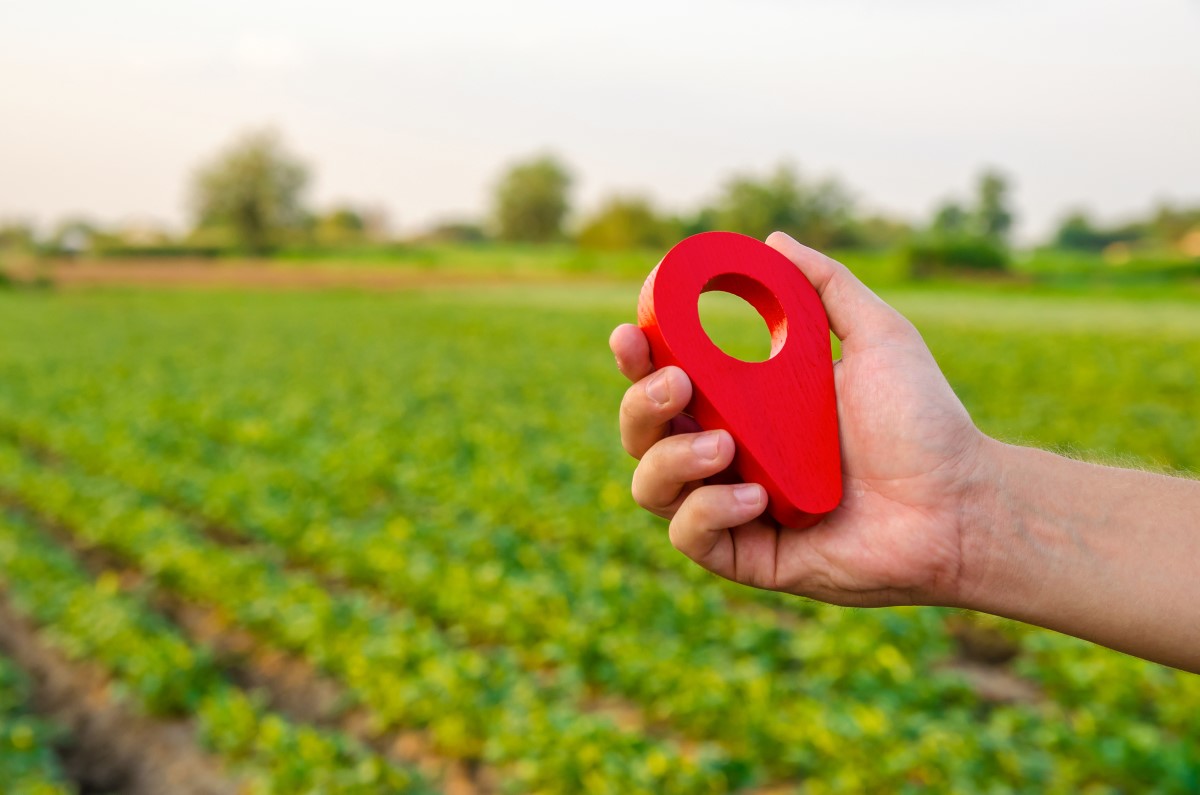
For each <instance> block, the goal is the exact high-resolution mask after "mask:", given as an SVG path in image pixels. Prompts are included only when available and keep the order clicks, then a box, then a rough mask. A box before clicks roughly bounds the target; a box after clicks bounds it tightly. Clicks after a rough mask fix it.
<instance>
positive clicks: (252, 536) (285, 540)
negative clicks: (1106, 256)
mask: <svg viewBox="0 0 1200 795" xmlns="http://www.w3.org/2000/svg"><path fill="white" fill-rule="evenodd" d="M880 267H881V268H882V267H883V265H882V264H881V265H880ZM636 289H637V288H636V285H632V284H630V285H615V286H612V287H607V288H605V287H598V286H593V287H590V288H589V289H588V290H580V289H579V288H578V287H577V286H574V285H563V286H560V287H535V286H527V285H514V286H511V287H508V288H498V287H488V288H486V289H483V288H481V289H478V290H457V291H430V290H425V291H421V292H419V293H414V294H407V295H404V294H401V295H365V294H340V295H322V296H299V295H298V296H269V297H268V296H238V295H211V296H196V295H190V296H174V295H162V294H119V293H110V294H96V295H80V294H75V295H63V296H58V297H47V296H3V297H0V300H2V301H3V305H2V306H0V324H3V327H2V330H3V331H4V333H3V334H0V437H4V438H6V439H8V441H5V442H3V443H0V487H2V488H4V489H5V490H7V491H9V492H15V493H17V494H19V495H20V497H21V499H22V500H23V501H25V502H26V503H28V504H30V505H31V506H33V507H34V508H35V509H36V511H37V512H38V513H39V514H41V515H44V516H45V517H47V518H50V519H53V520H55V521H57V522H60V523H62V524H63V525H65V526H67V527H68V528H69V529H70V530H71V532H72V533H74V534H76V535H77V536H78V537H79V538H80V540H81V541H82V542H84V543H85V544H88V545H94V546H100V547H103V548H106V549H109V550H111V551H113V552H114V553H115V554H119V555H121V556H122V557H124V558H125V559H127V560H128V561H130V563H131V564H132V565H135V566H136V567H138V568H140V569H141V570H142V571H144V572H145V573H146V575H147V577H148V578H149V579H150V580H151V581H152V582H153V583H154V587H156V588H161V589H166V590H169V591H171V592H172V593H174V594H176V595H177V596H179V597H181V598H185V599H189V600H192V601H196V602H198V603H201V604H204V605H208V606H210V607H213V608H215V609H219V610H220V611H221V612H222V613H223V614H224V615H226V616H228V618H229V620H230V621H232V622H234V623H235V624H237V625H238V626H239V627H241V628H243V629H245V630H247V631H250V632H252V633H254V634H255V635H256V636H258V637H259V638H260V640H262V641H263V642H265V643H268V644H270V645H272V646H275V647H278V648H281V649H285V650H288V651H290V652H292V653H294V654H298V655H302V656H304V657H305V658H307V659H308V660H310V661H311V662H313V663H314V664H316V665H318V666H319V667H321V668H322V669H323V670H324V671H325V672H326V673H327V674H328V675H330V676H331V677H333V678H335V679H337V680H338V681H339V682H341V683H342V684H343V686H344V687H345V688H346V689H347V691H348V692H349V693H350V694H351V695H352V696H353V698H354V699H355V701H356V702H357V703H358V704H359V705H360V706H363V707H364V708H365V709H367V710H368V711H369V714H370V716H371V719H372V721H374V722H375V724H376V725H377V726H378V727H379V728H381V729H385V730H386V729H401V728H409V729H411V728H419V729H423V730H424V731H426V732H427V733H428V734H429V736H431V737H433V738H434V740H435V742H436V743H437V745H438V748H439V750H441V751H442V752H443V753H446V754H448V755H451V756H457V757H460V758H464V759H467V760H472V759H477V758H483V759H486V760H488V761H490V762H492V763H494V764H496V765H497V766H498V767H499V769H500V770H501V771H502V774H503V776H504V777H505V780H506V782H508V784H509V786H510V787H511V788H512V790H513V791H520V792H532V791H540V792H556V791H569V792H578V791H593V792H645V791H654V792H726V791H730V790H732V789H735V788H737V787H742V786H755V785H765V784H768V783H769V782H773V781H776V782H777V781H785V782H797V781H803V786H804V790H805V791H806V792H836V791H841V792H845V791H914V792H915V791H922V790H925V791H929V790H932V791H956V792H993V791H1013V790H1021V791H1039V792H1041V791H1045V792H1062V793H1067V792H1072V793H1073V792H1079V791H1096V792H1109V791H1112V792H1120V791H1136V790H1138V789H1140V788H1141V787H1142V785H1143V784H1144V782H1145V781H1148V780H1152V781H1154V785H1155V787H1156V788H1157V789H1158V790H1160V791H1163V792H1190V791H1194V790H1195V788H1196V785H1197V767H1196V765H1195V763H1194V748H1195V747H1196V744H1197V743H1198V742H1200V720H1198V719H1197V717H1196V716H1197V715H1200V711H1198V710H1197V706H1198V705H1200V679H1197V678H1196V677H1187V676H1184V675H1182V674H1179V673H1178V672H1172V671H1169V670H1167V669H1164V668H1161V667H1159V666H1154V665H1151V664H1148V663H1143V662H1139V661H1137V660H1133V659H1131V658H1128V657H1125V656H1123V655H1119V654H1117V653H1114V652H1109V651H1107V650H1104V649H1100V648H1097V647H1094V646H1090V645H1088V644H1086V643H1083V642H1080V641H1075V640H1072V639H1069V638H1064V637H1062V636H1058V635H1055V634H1053V633H1049V632H1042V631H1039V630H1033V629H1030V628H1025V627H1020V626H1019V625H1014V624H1008V623H1007V622H1005V623H1004V624H1003V625H1004V626H1005V628H1006V632H1008V631H1010V632H1011V635H1012V637H1013V639H1014V642H1015V643H1016V644H1017V647H1018V652H1017V657H1016V660H1015V663H1014V666H1015V670H1017V671H1019V672H1021V673H1022V674H1023V675H1024V676H1025V677H1026V678H1027V679H1028V680H1030V681H1032V682H1034V683H1036V684H1037V685H1038V686H1039V687H1040V688H1041V689H1042V691H1043V692H1044V698H1043V699H1042V700H1039V701H1036V702H1030V703H1022V702H1018V703H1013V704H996V703H991V702H986V701H984V700H983V699H982V698H981V697H980V696H979V695H977V694H976V693H975V692H974V691H973V690H972V689H971V688H970V687H969V686H968V685H967V683H966V682H965V680H964V679H963V678H962V676H961V675H959V674H957V673H956V672H955V670H954V668H953V666H950V665H948V663H949V662H950V661H951V659H952V655H953V653H954V652H953V649H954V642H953V640H952V638H951V637H950V635H949V633H948V630H947V628H946V623H945V615H946V614H945V612H944V611H939V610H933V609H902V610H877V611H854V610H845V609H841V608H832V607H828V606H824V605H819V604H814V603H808V602H803V601H799V600H795V599H788V598H784V597H781V596H779V595H776V594H770V593H766V592H759V591H752V590H749V589H743V588H739V587H736V586H732V585H729V584H725V583H721V582H718V581H717V580H715V579H714V578H712V577H711V576H709V575H707V574H705V573H704V572H702V571H700V570H699V569H697V568H696V567H694V566H692V565H691V564H689V563H688V562H687V561H685V560H683V559H682V558H681V556H679V555H678V554H677V553H676V552H674V550H673V549H672V548H671V546H670V544H669V542H668V541H667V539H666V537H665V536H666V534H665V529H664V527H663V526H662V524H661V522H659V521H657V520H655V519H653V518H650V517H647V516H645V515H643V514H642V512H640V511H638V510H637V509H635V508H634V507H633V506H632V505H631V503H630V500H629V497H628V476H629V471H630V464H629V462H628V460H627V457H626V456H625V455H624V453H623V452H622V451H621V450H620V447H619V444H618V443H617V441H616V439H615V438H614V434H613V431H612V424H611V419H610V417H611V416H612V412H613V411H614V410H615V409H614V407H615V402H616V400H617V399H618V397H619V395H620V391H621V389H622V388H623V387H622V384H621V381H620V378H619V377H618V376H616V375H615V373H614V372H613V368H612V362H611V356H610V355H608V353H607V351H606V350H605V348H604V345H603V339H604V336H605V334H606V333H607V331H608V330H609V329H610V328H611V326H612V324H614V323H615V322H617V321H620V320H627V319H628V318H629V316H630V313H631V312H632V308H633V304H634V302H635V300H636ZM890 297H891V298H892V299H893V300H895V301H896V302H897V303H898V304H899V305H900V307H901V308H902V309H903V310H905V311H906V312H907V313H908V314H909V316H910V317H912V318H913V320H914V321H915V322H916V323H917V325H918V327H919V328H920V329H921V331H922V333H923V334H924V335H925V337H926V339H927V340H928V341H929V343H930V345H931V346H932V348H933V350H934V352H935V354H936V355H937V356H938V359H939V361H940V362H941V364H942V365H943V367H944V368H945V371H946V374H947V377H948V378H949V380H950V381H951V383H952V384H953V386H954V388H955V389H956V391H957V392H958V393H959V394H960V395H962V397H963V399H964V401H965V402H966V404H967V406H968V408H969V409H970V410H971V412H972V415H973V416H974V417H976V419H977V420H978V421H979V422H980V423H981V425H982V426H983V427H984V429H985V430H987V431H989V432H991V433H993V434H997V435H1000V436H1002V437H1004V438H1012V439H1024V440H1036V441H1038V442H1039V443H1041V444H1044V445H1047V446H1053V447H1060V448H1063V447H1069V448H1073V449H1089V450H1095V451H1100V452H1115V451H1123V452H1125V453H1127V454H1129V455H1133V456H1137V457H1138V458H1137V460H1138V461H1141V462H1146V463H1149V464H1151V465H1160V466H1174V467H1180V468H1189V467H1190V468H1200V419H1197V417H1196V415H1195V412H1194V400H1195V394H1196V393H1197V390H1200V383H1197V380H1196V372H1197V371H1198V370H1200V368H1198V367H1197V366H1196V363H1197V362H1200V343H1197V340H1200V321H1198V320H1197V317H1198V315H1197V313H1196V312H1195V311H1194V306H1193V305H1192V304H1188V303H1183V302H1178V301H1170V300H1161V299H1160V300H1157V301H1155V302H1153V303H1146V304H1136V303H1129V302H1123V301H1118V300H1112V299H1095V298H1092V299H1082V298H1053V297H1049V296H1039V295H1004V296H994V295H988V294H983V293H972V292H967V291H964V290H959V291H956V292H951V293H939V292H933V291H929V290H925V291H916V290H911V289H909V290H905V291H902V292H898V293H895V294H893V295H892V296H890ZM214 317H220V318H221V321H222V322H221V323H219V324H214V323H213V322H212V319H213V318H214ZM531 319H532V320H531ZM752 320H753V321H755V322H757V323H758V325H759V326H761V320H759V319H757V318H753V319H752ZM531 322H532V323H534V324H535V325H536V326H537V328H541V329H548V330H550V331H549V332H548V333H536V334H534V333H531V332H530V329H531V328H532V326H531ZM751 326H753V323H751ZM64 328H67V329H70V328H75V329H87V330H88V333H86V334H85V333H78V334H63V333H62V329H64ZM758 330H760V329H757V328H752V327H748V328H747V329H746V333H747V334H750V333H751V332H754V331H758ZM231 338H232V339H237V340H238V341H239V344H238V345H230V344H229V340H230V339H231ZM298 341H300V342H298ZM331 363H333V364H332V365H331ZM18 439H19V440H23V441H24V442H25V443H26V444H33V445H36V446H40V447H43V448H48V449H49V450H51V451H53V453H54V457H53V461H54V462H55V463H53V464H52V465H51V464H47V463H46V462H44V461H39V460H35V459H33V458H31V457H30V456H29V455H28V454H26V453H25V452H23V451H22V450H21V449H20V447H19V446H18V445H17V444H16V443H15V442H16V440H18ZM210 527H220V528H222V532H223V533H224V534H225V535H226V537H227V538H226V542H225V543H215V542H214V541H213V539H211V538H209V537H208V536H207V535H206V533H205V528H210ZM229 537H232V539H233V540H235V541H236V543H228V541H229V540H230V539H229ZM0 549H7V550H10V551H11V550H30V549H33V546H32V541H31V540H29V539H24V540H21V542H20V543H13V544H11V545H9V546H7V547H4V546H0ZM31 554H32V553H31ZM38 554H41V553H38ZM14 566H16V564H15V563H12V562H11V560H9V561H7V562H6V561H4V560H0V572H3V571H6V570H12V569H13V567H14ZM29 571H33V569H29ZM38 579H39V580H41V581H47V582H51V583H53V582H58V581H62V580H65V579H66V575H65V574H64V573H62V572H61V571H59V570H54V571H41V574H40V576H39V577H38ZM29 580H30V578H27V577H21V578H19V580H17V582H22V583H24V582H27V581H29ZM229 583H237V584H238V587H237V588H231V587H229ZM331 583H337V585H338V587H337V588H331V587H330V584H331ZM26 590H27V591H28V592H30V593H32V592H35V587H34V586H32V585H30V586H28V587H27V588H26ZM46 590H47V591H49V590H50V589H49V587H47V589H46ZM94 591H95V589H94V588H93V591H91V592H93V593H94ZM86 601H87V600H80V602H81V603H86ZM30 609H32V608H30ZM92 623H94V622H87V621H80V622H78V623H76V624H72V625H71V627H70V632H69V634H71V635H76V634H83V633H85V632H87V631H89V630H88V627H89V626H91V624H92ZM155 626H156V627H157V629H156V632H155V634H156V636H157V635H162V634H168V635H169V634H170V627H169V626H168V627H163V626H162V624H161V623H160V624H156V625H155ZM108 631H111V630H106V632H108ZM64 634H68V633H64ZM88 637H92V638H94V640H93V641H89V643H94V644H95V645H94V646H92V645H88V646H85V647H82V648H84V649H85V650H86V652H87V653H88V654H95V655H97V656H101V655H103V643H102V640H101V639H102V638H103V637H105V635H103V634H101V633H100V632H99V631H98V630H97V632H96V633H93V634H89V635H88ZM146 642H150V641H149V640H147V641H146ZM149 656H150V657H151V658H153V657H154V656H155V655H154V654H151V655H149ZM163 681H164V682H166V681H170V680H169V679H167V678H164V680H163ZM130 688H131V692H135V693H136V692H139V691H138V690H137V689H136V688H134V687H133V686H132V685H131V686H130ZM151 692H181V691H180V689H179V688H177V687H166V688H160V691H151ZM182 692H186V691H182ZM614 702H615V704H616V706H615V707H613V709H612V711H613V712H615V713H617V714H619V715H622V716H624V719H623V723H624V728H620V727H618V726H617V725H616V724H615V723H614V721H613V720H611V719H609V718H608V717H607V714H606V712H605V711H604V710H600V711H597V710H596V709H595V708H594V707H595V705H596V704H601V705H613V703H614ZM175 703H180V702H179V700H178V699H177V698H176V700H175ZM184 703H186V702H184ZM200 703H202V704H205V705H207V704H210V703H212V702H210V701H207V700H202V701H201V702H200ZM217 712H220V714H221V715H223V716H224V717H222V718H220V719H219V720H220V721H224V722H225V723H224V724H223V723H221V722H216V721H217V719H216V718H214V719H213V720H214V723H213V724H212V725H213V726H214V727H216V729H215V733H214V734H213V737H214V738H215V741H216V742H219V741H220V738H222V737H231V738H234V739H236V738H243V737H244V738H250V737H255V736H263V735H264V731H263V730H262V729H261V728H256V727H259V726H260V725H261V724H259V723H251V722H249V721H246V720H244V719H243V718H241V717H239V715H240V714H241V711H240V708H239V709H234V710H228V709H223V710H216V709H215V707H214V708H213V712H211V713H210V712H204V713H203V714H213V715H215V714H217ZM798 726H801V727H803V731H798V730H797V727H798ZM266 734H267V735H269V732H266ZM280 756H281V757H287V756H288V754H280ZM314 758H315V757H314ZM279 764H285V761H284V760H283V759H281V761H280V762H279ZM320 764H322V763H319V762H314V765H320Z"/></svg>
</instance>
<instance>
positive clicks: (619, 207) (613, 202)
mask: <svg viewBox="0 0 1200 795" xmlns="http://www.w3.org/2000/svg"><path fill="white" fill-rule="evenodd" d="M681 233H682V227H681V226H680V224H679V223H678V222H675V221H672V220H671V219H668V218H665V217H663V216H661V215H659V214H658V213H657V212H656V211H655V210H654V207H653V205H652V204H651V203H650V202H649V200H647V199H645V198H642V197H640V196H614V197H612V198H611V199H609V200H608V201H607V202H605V203H604V205H603V206H602V207H601V208H600V209H599V210H598V211H597V212H596V214H595V215H593V216H591V217H590V218H589V219H587V220H586V221H585V222H584V224H583V228H582V229H581V230H580V232H579V245H581V246H583V247H584V248H593V249H631V248H661V247H663V246H669V245H671V244H672V243H674V242H675V241H677V240H678V239H679V238H680V237H681V236H682V234H681Z"/></svg>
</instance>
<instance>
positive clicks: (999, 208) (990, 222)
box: [975, 170, 1013, 244]
mask: <svg viewBox="0 0 1200 795" xmlns="http://www.w3.org/2000/svg"><path fill="white" fill-rule="evenodd" d="M976 190H977V192H978V193H977V198H976V203H975V222H976V224H977V226H978V234H979V235H980V236H981V237H983V238H985V239H988V240H994V241H996V242H998V243H1001V244H1004V243H1006V242H1007V241H1008V232H1009V230H1010V229H1011V228H1012V223H1013V211H1012V209H1011V207H1010V201H1011V200H1010V198H1009V195H1008V194H1009V187H1008V179H1007V178H1006V177H1005V176H1004V175H1003V174H1001V173H999V172H997V171H991V170H989V171H984V172H983V173H982V174H981V175H980V176H979V182H978V186H977V188H976Z"/></svg>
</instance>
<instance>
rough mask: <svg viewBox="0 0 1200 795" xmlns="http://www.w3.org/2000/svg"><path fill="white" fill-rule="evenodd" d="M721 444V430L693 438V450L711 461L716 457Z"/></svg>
mask: <svg viewBox="0 0 1200 795" xmlns="http://www.w3.org/2000/svg"><path fill="white" fill-rule="evenodd" d="M720 446H721V434H720V432H719V431H710V432H708V433H702V434H700V435H699V436H697V437H696V438H695V439H693V440H692V452H694V453H695V454H696V455H697V456H698V457H699V458H702V459H703V460H705V461H711V460H713V459H714V458H716V457H717V450H718V449H719V448H720Z"/></svg>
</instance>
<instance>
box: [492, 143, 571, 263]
mask: <svg viewBox="0 0 1200 795" xmlns="http://www.w3.org/2000/svg"><path fill="white" fill-rule="evenodd" d="M570 187H571V175H570V173H569V172H568V171H567V169H566V167H565V166H564V165H563V164H562V163H560V162H559V161H558V160H557V159H555V158H554V157H553V156H550V155H543V156H541V157H536V158H533V159H531V160H526V161H524V162H519V163H516V164H514V165H512V166H511V167H509V169H508V171H506V172H505V173H504V175H503V176H502V177H501V179H500V182H499V183H498V184H497V185H496V193H495V199H494V200H495V208H494V213H495V222H496V227H497V231H498V233H499V236H500V238H501V239H502V240H517V241H526V242H535V243H543V242H547V241H550V240H557V239H559V238H561V237H562V233H563V221H564V219H565V218H566V216H567V211H568V210H569V209H570V201H569V198H568V191H569V190H570Z"/></svg>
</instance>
